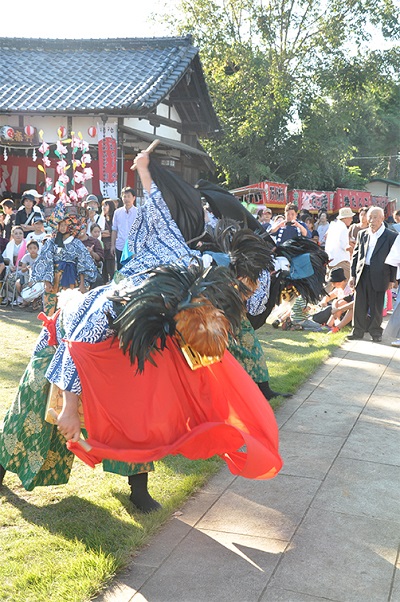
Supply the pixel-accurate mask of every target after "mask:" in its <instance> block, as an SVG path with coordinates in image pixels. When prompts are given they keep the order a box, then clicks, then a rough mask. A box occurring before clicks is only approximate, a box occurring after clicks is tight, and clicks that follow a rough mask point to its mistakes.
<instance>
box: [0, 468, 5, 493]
mask: <svg viewBox="0 0 400 602" xmlns="http://www.w3.org/2000/svg"><path fill="white" fill-rule="evenodd" d="M5 474H6V469H5V468H4V466H2V465H1V464H0V487H1V486H2V484H3V479H4V475H5Z"/></svg>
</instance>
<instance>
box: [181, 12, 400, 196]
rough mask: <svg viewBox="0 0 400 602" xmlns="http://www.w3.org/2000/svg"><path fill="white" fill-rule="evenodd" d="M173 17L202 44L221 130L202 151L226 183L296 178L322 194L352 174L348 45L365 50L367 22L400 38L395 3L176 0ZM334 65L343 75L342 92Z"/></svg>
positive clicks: (362, 57) (362, 59) (232, 184)
mask: <svg viewBox="0 0 400 602" xmlns="http://www.w3.org/2000/svg"><path fill="white" fill-rule="evenodd" d="M178 14H179V15H180V18H179V19H178V23H176V19H175V15H174V27H175V31H176V29H177V30H178V33H180V34H183V33H191V34H192V35H193V37H194V40H195V43H197V44H198V46H199V47H200V49H201V58H202V62H203V67H204V71H205V75H206V80H207V83H208V86H209V89H210V93H211V97H212V99H213V102H214V106H215V109H216V112H217V114H218V116H219V118H220V120H221V123H222V125H223V129H224V136H223V137H222V138H221V139H218V140H206V141H204V145H205V147H206V148H207V150H208V151H209V152H210V154H211V156H212V157H213V159H214V161H215V162H216V164H217V166H218V167H219V176H220V179H221V180H222V181H223V182H224V183H225V184H227V185H228V186H232V187H233V186H237V185H241V184H246V183H249V182H256V181H259V180H261V179H264V178H273V179H277V180H279V179H280V180H287V181H289V183H291V182H292V181H293V182H294V179H295V176H296V177H298V178H299V180H300V181H301V182H303V183H304V186H305V185H306V183H307V182H309V183H310V185H311V183H314V186H319V187H321V185H322V184H324V185H326V186H328V184H330V185H331V186H332V185H334V183H335V182H336V181H337V180H338V179H340V177H342V178H343V176H346V173H347V172H348V174H349V176H350V175H351V172H352V171H353V174H352V177H354V170H351V169H350V168H352V167H354V166H351V165H350V166H349V169H347V167H346V166H347V162H348V161H349V159H350V158H351V156H352V153H353V151H354V150H355V148H353V147H354V144H353V143H352V142H351V136H350V135H349V132H348V131H347V132H346V129H348V128H346V123H349V122H351V110H350V107H349V106H347V105H348V104H349V103H352V102H354V95H352V94H351V86H350V80H351V76H352V75H353V76H354V77H356V83H357V86H358V84H359V83H360V82H359V79H358V78H359V76H360V75H363V76H365V72H364V70H363V69H361V70H360V72H359V73H357V70H356V69H353V72H352V73H350V72H351V69H350V70H349V65H346V57H347V55H346V52H348V50H346V49H347V47H348V45H349V42H350V41H352V42H353V44H355V45H359V46H360V49H362V44H363V43H365V39H366V34H365V31H366V30H365V27H366V25H367V24H368V23H372V24H375V25H379V26H380V28H381V30H382V32H383V34H384V35H385V36H387V37H391V38H394V37H396V36H398V35H399V21H398V11H396V8H395V5H394V2H393V0H375V1H374V2H371V1H370V0H332V1H330V2H325V1H322V0H268V1H267V2H266V1H263V0H218V1H217V0H182V1H181V3H180V11H179V13H178ZM365 60H366V59H365V57H364V56H363V55H362V54H361V50H360V54H359V56H358V61H359V62H360V63H361V64H363V63H364V61H365ZM340 67H342V68H343V69H346V68H347V69H348V70H349V73H348V74H347V80H346V81H347V82H348V83H349V85H348V86H346V87H345V88H343V90H342V91H341V90H340V86H339V83H340V82H338V81H337V80H336V79H335V78H336V74H337V73H338V72H339V71H340ZM353 67H354V65H353ZM321 75H323V77H322V76H321ZM328 79H329V80H330V83H329V85H327V84H326V81H327V80H328ZM324 80H325V82H324ZM324 85H325V87H324ZM372 93H373V90H372V89H371V94H372ZM339 96H340V99H339ZM346 103H347V104H346ZM343 107H346V111H345V112H343ZM300 159H301V160H300ZM361 176H362V174H361ZM296 185H299V184H296Z"/></svg>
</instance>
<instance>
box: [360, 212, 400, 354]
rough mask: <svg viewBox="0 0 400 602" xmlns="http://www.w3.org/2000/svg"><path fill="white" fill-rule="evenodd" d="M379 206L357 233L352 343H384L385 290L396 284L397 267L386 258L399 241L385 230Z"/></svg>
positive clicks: (370, 213) (393, 234)
mask: <svg viewBox="0 0 400 602" xmlns="http://www.w3.org/2000/svg"><path fill="white" fill-rule="evenodd" d="M384 217H385V216H384V212H383V209H381V208H380V207H370V208H369V209H368V213H367V218H368V228H366V229H365V230H361V231H360V232H359V233H358V236H357V241H356V244H355V247H354V251H353V259H352V264H351V276H352V277H351V279H350V281H349V285H350V286H351V287H355V297H354V315H353V332H352V334H351V335H350V336H349V337H348V338H349V339H350V340H357V339H362V338H364V334H365V333H366V332H369V334H370V335H371V337H372V340H373V341H375V342H377V343H379V342H380V341H381V340H382V332H383V330H382V326H381V325H382V312H383V305H384V300H385V291H386V290H387V289H388V288H392V287H393V286H395V285H396V268H394V267H393V266H390V265H388V264H386V263H385V259H386V257H387V255H388V253H389V251H390V249H391V247H392V245H393V243H394V241H395V239H396V236H397V235H396V233H395V232H392V231H391V230H389V229H388V228H386V227H385V224H384V223H383V220H384Z"/></svg>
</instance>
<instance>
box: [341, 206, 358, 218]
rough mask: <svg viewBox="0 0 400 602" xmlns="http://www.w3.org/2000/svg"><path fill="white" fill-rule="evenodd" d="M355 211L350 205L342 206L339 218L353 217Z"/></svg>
mask: <svg viewBox="0 0 400 602" xmlns="http://www.w3.org/2000/svg"><path fill="white" fill-rule="evenodd" d="M353 215H355V213H353V212H352V210H351V209H350V207H341V208H340V209H339V215H338V219H346V217H353Z"/></svg>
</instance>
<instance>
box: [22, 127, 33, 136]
mask: <svg viewBox="0 0 400 602" xmlns="http://www.w3.org/2000/svg"><path fill="white" fill-rule="evenodd" d="M24 132H25V134H26V135H27V136H29V137H31V136H33V134H34V133H35V128H34V127H33V125H26V126H25V127H24Z"/></svg>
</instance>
